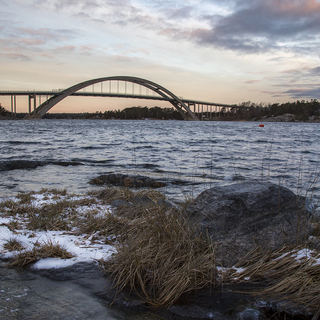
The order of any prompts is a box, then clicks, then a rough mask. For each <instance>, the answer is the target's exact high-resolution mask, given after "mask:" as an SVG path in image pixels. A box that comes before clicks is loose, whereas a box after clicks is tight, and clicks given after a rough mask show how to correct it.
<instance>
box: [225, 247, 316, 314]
mask: <svg viewBox="0 0 320 320" xmlns="http://www.w3.org/2000/svg"><path fill="white" fill-rule="evenodd" d="M299 249H300V250H304V251H305V257H303V258H299V259H297V257H296V253H297V252H298V251H299ZM302 252H303V251H302ZM319 259H320V254H317V255H316V254H315V255H314V256H310V254H308V249H306V248H304V247H300V248H297V247H295V248H293V247H288V246H284V247H283V248H281V249H279V250H277V251H273V252H265V251H262V250H261V249H259V248H257V249H255V250H254V251H252V252H251V253H250V254H248V255H247V256H246V257H245V258H244V259H243V260H242V261H240V262H239V263H238V264H237V265H236V267H240V268H244V270H243V271H242V272H240V273H238V272H237V271H236V270H228V272H227V274H225V275H224V280H225V281H226V282H229V281H230V282H234V281H237V282H239V281H240V282H241V281H248V279H249V280H250V282H252V281H261V280H266V279H268V282H269V286H268V287H267V288H266V289H265V290H262V291H260V292H256V293H255V294H258V295H266V296H267V297H271V298H280V299H284V300H287V301H288V302H287V304H289V305H292V306H293V305H295V304H298V305H302V306H305V307H306V308H308V309H309V310H312V311H313V312H320V265H319V264H317V263H316V261H317V260H319Z"/></svg>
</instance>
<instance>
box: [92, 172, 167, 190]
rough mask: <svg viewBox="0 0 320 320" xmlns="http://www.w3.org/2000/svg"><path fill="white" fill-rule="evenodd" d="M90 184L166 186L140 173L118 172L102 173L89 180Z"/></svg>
mask: <svg viewBox="0 0 320 320" xmlns="http://www.w3.org/2000/svg"><path fill="white" fill-rule="evenodd" d="M89 183H90V184H96V185H103V184H107V185H113V186H122V187H128V188H144V187H146V188H161V187H164V186H166V184H165V183H164V182H162V181H159V180H155V179H152V178H149V177H144V176H140V175H136V176H135V175H127V174H120V173H111V174H104V175H101V176H99V177H97V178H94V179H92V180H90V181H89Z"/></svg>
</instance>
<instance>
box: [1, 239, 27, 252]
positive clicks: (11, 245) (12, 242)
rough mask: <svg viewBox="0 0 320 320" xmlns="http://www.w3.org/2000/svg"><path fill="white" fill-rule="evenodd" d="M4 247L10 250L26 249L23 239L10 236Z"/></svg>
mask: <svg viewBox="0 0 320 320" xmlns="http://www.w3.org/2000/svg"><path fill="white" fill-rule="evenodd" d="M3 249H5V250H8V251H21V250H23V249H24V247H23V245H22V243H21V241H19V240H18V239H17V238H10V239H8V240H6V242H5V244H4V245H3Z"/></svg>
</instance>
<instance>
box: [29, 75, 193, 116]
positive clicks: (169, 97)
mask: <svg viewBox="0 0 320 320" xmlns="http://www.w3.org/2000/svg"><path fill="white" fill-rule="evenodd" d="M105 81H126V82H131V83H135V84H138V85H141V86H143V87H146V88H148V89H150V90H152V91H154V92H155V93H157V94H159V95H160V96H162V97H163V99H164V100H166V101H168V102H170V103H171V104H172V105H173V106H174V107H175V108H176V109H177V110H178V111H179V112H180V114H181V115H182V117H183V119H184V120H199V119H198V117H197V116H196V115H195V114H194V113H193V112H192V111H191V110H190V108H189V107H188V106H187V105H186V104H185V103H184V102H183V101H181V99H179V98H178V97H177V96H176V95H174V94H173V93H172V92H170V91H169V90H168V89H166V88H164V87H162V86H160V85H159V84H157V83H155V82H152V81H149V80H146V79H142V78H137V77H130V76H113V77H104V78H97V79H92V80H87V81H84V82H81V83H78V84H76V85H74V86H72V87H70V88H67V89H65V90H63V91H61V92H60V94H59V95H55V96H53V97H51V98H50V99H48V100H47V101H45V102H44V103H42V104H41V105H40V106H39V107H38V108H36V109H35V110H34V111H33V112H32V113H31V114H30V115H28V116H27V117H26V118H29V119H39V118H42V117H43V116H44V115H45V114H46V113H47V112H48V111H49V110H50V109H51V108H52V107H54V106H55V105H56V104H57V103H58V102H60V101H61V100H63V99H64V98H66V97H68V96H70V95H72V94H73V93H75V92H76V91H78V90H81V89H83V88H85V87H88V86H91V85H93V84H96V83H100V82H105Z"/></svg>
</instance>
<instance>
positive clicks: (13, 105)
mask: <svg viewBox="0 0 320 320" xmlns="http://www.w3.org/2000/svg"><path fill="white" fill-rule="evenodd" d="M11 116H12V117H14V118H16V117H17V99H16V95H12V96H11Z"/></svg>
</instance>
